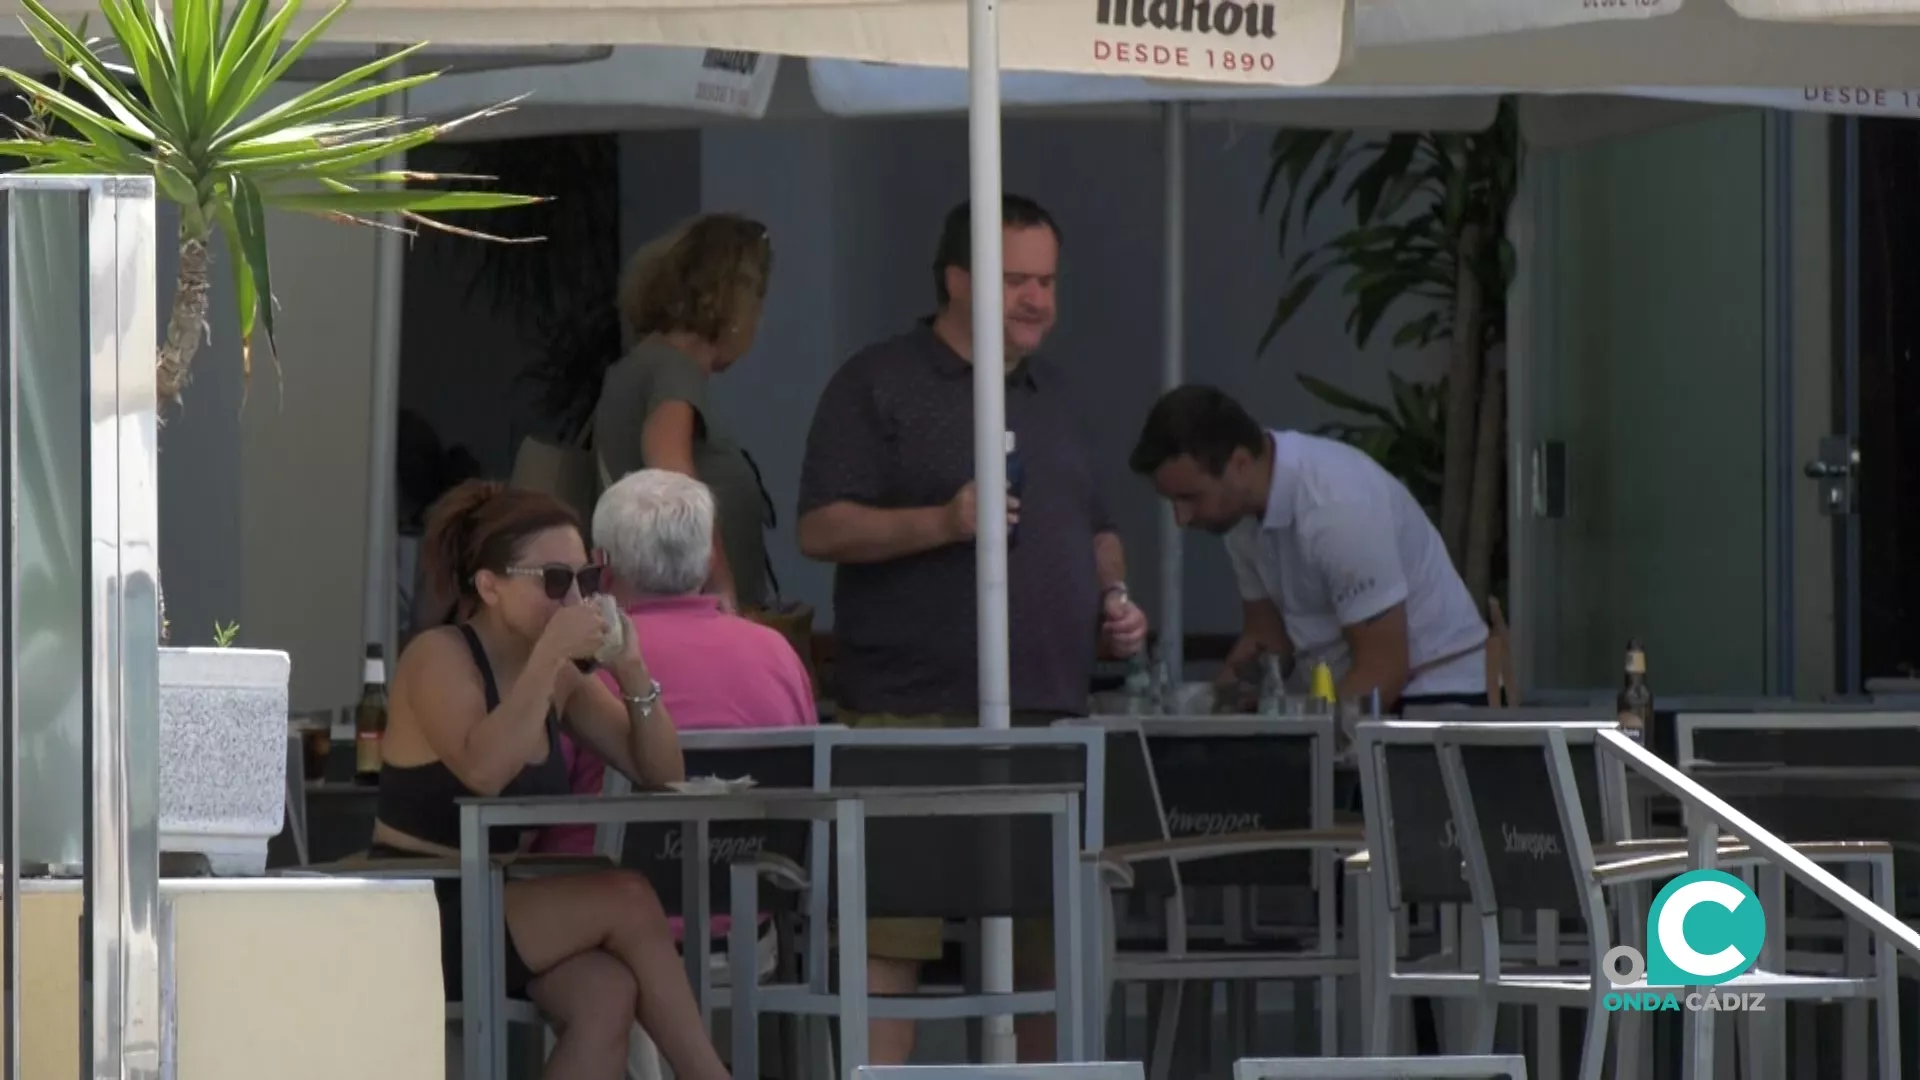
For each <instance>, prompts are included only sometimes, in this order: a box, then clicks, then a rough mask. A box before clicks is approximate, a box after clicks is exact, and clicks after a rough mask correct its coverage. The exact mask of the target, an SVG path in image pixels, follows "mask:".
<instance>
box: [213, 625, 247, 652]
mask: <svg viewBox="0 0 1920 1080" xmlns="http://www.w3.org/2000/svg"><path fill="white" fill-rule="evenodd" d="M239 636H240V624H239V623H237V622H230V623H227V624H226V625H224V626H222V625H221V624H220V623H218V622H216V623H214V624H213V647H214V648H216V649H230V648H232V647H233V639H234V638H236V637H239Z"/></svg>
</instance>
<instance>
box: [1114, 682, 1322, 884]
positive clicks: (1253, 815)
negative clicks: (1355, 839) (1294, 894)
mask: <svg viewBox="0 0 1920 1080" xmlns="http://www.w3.org/2000/svg"><path fill="white" fill-rule="evenodd" d="M1332 731H1333V728H1332V724H1331V722H1328V721H1315V720H1304V719H1303V720H1299V721H1294V720H1268V719H1256V718H1251V717H1249V718H1244V719H1243V718H1237V717H1236V718H1232V719H1208V718H1192V719H1186V718H1175V719H1166V720H1154V721H1150V722H1148V723H1147V725H1146V732H1147V751H1148V754H1149V755H1150V757H1151V759H1152V763H1153V775H1154V780H1155V782H1156V783H1157V785H1158V786H1159V789H1160V801H1161V805H1162V807H1163V808H1164V809H1165V811H1166V821H1167V832H1168V834H1169V835H1170V836H1171V837H1173V838H1174V839H1180V838H1182V837H1188V836H1231V835H1233V834H1235V833H1250V832H1277V831H1282V830H1290V829H1310V828H1313V827H1315V825H1316V821H1315V814H1314V806H1315V805H1316V801H1317V800H1322V799H1324V800H1325V801H1326V802H1327V804H1328V807H1329V809H1330V807H1331V797H1332V796H1331V784H1332V773H1333V767H1332V757H1331V747H1330V746H1329V745H1327V741H1328V740H1330V739H1331V738H1332ZM1323 789H1324V790H1323ZM1329 816H1330V815H1329ZM1321 824H1329V825H1330V824H1331V821H1328V822H1324V823H1321ZM1313 858H1314V856H1313V853H1311V852H1306V851H1285V852H1271V853H1262V854H1257V855H1238V856H1232V857H1228V858H1222V859H1206V860H1203V861H1198V862H1192V863H1187V864H1184V865H1182V866H1181V867H1180V879H1181V881H1182V882H1184V883H1185V884H1187V885H1189V886H1201V887H1206V886H1219V887H1233V886H1247V885H1258V886H1297V885H1306V884H1309V883H1310V882H1311V880H1312V874H1313Z"/></svg>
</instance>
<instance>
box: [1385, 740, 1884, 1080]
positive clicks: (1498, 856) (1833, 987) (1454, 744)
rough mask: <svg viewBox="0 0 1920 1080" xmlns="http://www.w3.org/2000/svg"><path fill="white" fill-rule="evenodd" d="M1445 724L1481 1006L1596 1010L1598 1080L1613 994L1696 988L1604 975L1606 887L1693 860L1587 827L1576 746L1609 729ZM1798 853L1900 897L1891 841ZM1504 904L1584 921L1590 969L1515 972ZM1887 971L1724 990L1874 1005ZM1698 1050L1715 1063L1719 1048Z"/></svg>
mask: <svg viewBox="0 0 1920 1080" xmlns="http://www.w3.org/2000/svg"><path fill="white" fill-rule="evenodd" d="M1389 726H1390V725H1389ZM1437 726H1438V730H1437V731H1436V732H1435V733H1434V736H1433V737H1434V742H1435V746H1436V749H1437V752H1438V755H1439V759H1440V766H1441V771H1442V775H1443V777H1444V778H1445V783H1446V789H1447V796H1448V801H1449V804H1450V805H1451V807H1452V810H1453V815H1452V817H1453V821H1455V822H1456V823H1459V827H1458V829H1457V833H1458V836H1459V840H1460V848H1461V852H1462V854H1463V855H1464V857H1465V862H1466V867H1467V879H1468V883H1469V886H1470V889H1471V891H1472V894H1473V900H1474V907H1475V909H1476V911H1477V913H1478V915H1479V917H1480V921H1481V926H1482V934H1483V935H1484V936H1483V939H1482V950H1481V963H1480V977H1481V992H1482V995H1483V998H1484V1000H1486V1001H1488V1002H1502V1001H1505V1002H1513V1003H1516V1004H1526V1005H1534V1006H1537V1007H1544V1008H1548V1009H1553V1008H1562V1007H1565V1008H1585V1009H1587V1012H1588V1015H1587V1030H1586V1037H1585V1040H1584V1043H1583V1049H1582V1053H1581V1064H1580V1080H1600V1077H1601V1076H1602V1075H1603V1071H1602V1070H1603V1066H1604V1063H1605V1056H1606V1050H1607V1045H1608V1043H1607V1036H1608V1030H1609V1026H1610V1022H1611V1020H1612V1014H1611V1013H1609V1012H1608V1011H1607V1010H1606V1009H1605V1008H1604V1007H1603V1004H1602V999H1603V998H1604V996H1605V995H1606V994H1608V993H1611V992H1616V991H1617V992H1621V993H1645V992H1655V993H1666V992H1671V993H1676V994H1685V993H1686V992H1687V989H1688V988H1686V987H1681V986H1671V987H1670V986H1664V985H1649V984H1648V983H1646V982H1645V981H1644V980H1641V981H1639V982H1636V983H1633V984H1628V985H1621V986H1617V987H1616V986H1613V985H1611V982H1610V980H1609V979H1607V978H1603V977H1601V976H1600V975H1599V973H1600V972H1602V971H1604V970H1605V965H1604V959H1603V958H1604V956H1605V954H1606V952H1607V951H1608V950H1609V949H1610V948H1611V947H1612V940H1611V934H1610V931H1609V926H1610V923H1611V921H1612V920H1611V919H1610V918H1609V911H1608V905H1607V903H1606V899H1605V896H1604V891H1605V890H1606V889H1607V888H1610V887H1614V886H1617V885H1619V884H1621V883H1624V882H1631V881H1651V880H1657V879H1660V878H1665V877H1670V876H1672V875H1674V874H1676V873H1679V872H1681V871H1684V870H1685V869H1686V868H1687V867H1688V865H1689V861H1688V860H1689V856H1688V854H1687V853H1685V852H1682V851H1674V850H1671V849H1669V850H1657V849H1656V850H1652V851H1650V852H1649V853H1647V854H1640V855H1631V854H1629V855H1627V856H1626V857H1618V853H1612V852H1605V851H1601V852H1596V850H1595V845H1594V844H1593V843H1592V841H1591V839H1590V834H1589V829H1588V828H1586V827H1583V823H1584V822H1585V820H1586V818H1587V814H1588V812H1587V810H1585V809H1584V808H1583V793H1582V791H1581V786H1582V785H1581V784H1580V782H1579V774H1578V773H1577V772H1576V768H1575V765H1574V762H1573V758H1572V754H1571V747H1570V743H1571V742H1572V741H1573V739H1575V738H1580V737H1586V738H1591V737H1592V736H1591V734H1590V733H1589V732H1586V731H1582V730H1581V729H1582V728H1586V729H1594V728H1607V727H1610V726H1611V725H1580V724H1480V725H1472V724H1440V725H1437ZM1514 836H1524V837H1525V838H1526V839H1527V842H1526V843H1524V844H1519V845H1516V844H1514V843H1511V842H1509V837H1514ZM1795 846H1796V847H1797V848H1800V849H1802V850H1803V851H1807V852H1810V853H1818V854H1820V855H1821V856H1822V857H1824V858H1825V859H1826V860H1827V861H1835V862H1841V861H1860V862H1865V863H1867V864H1869V865H1871V866H1872V867H1873V868H1874V873H1875V877H1876V879H1877V884H1878V886H1879V888H1878V889H1877V890H1876V891H1877V892H1878V893H1879V894H1880V895H1881V896H1883V897H1884V898H1885V900H1886V901H1890V900H1891V885H1892V875H1893V869H1892V852H1891V849H1890V848H1889V847H1888V845H1886V844H1881V843H1872V842H1843V843H1835V844H1810V845H1795ZM1717 855H1718V861H1721V862H1725V863H1732V864H1738V863H1739V862H1741V861H1742V860H1745V861H1747V862H1749V863H1751V862H1753V861H1755V857H1754V856H1753V854H1752V852H1750V851H1749V850H1748V849H1747V848H1746V847H1745V846H1744V845H1740V844H1738V843H1737V842H1723V843H1722V844H1720V845H1719V851H1718V853H1717ZM1504 908H1518V909H1521V910H1528V911H1552V912H1556V913H1557V914H1559V915H1560V916H1561V917H1563V918H1570V919H1581V920H1583V921H1584V922H1585V923H1586V929H1587V943H1588V951H1589V956H1588V958H1587V963H1586V965H1585V969H1584V970H1579V971H1568V970H1564V969H1558V970H1546V971H1537V970H1536V971H1525V970H1518V971H1516V970H1512V969H1510V968H1508V967H1507V965H1505V964H1504V963H1503V962H1502V958H1501V956H1500V952H1499V937H1498V935H1499V920H1498V916H1499V913H1500V912H1501V910H1503V909H1504ZM1623 936H1626V935H1625V934H1623ZM1881 964H1882V966H1883V967H1884V968H1885V969H1886V970H1885V971H1883V972H1882V973H1881V976H1880V977H1868V978H1844V977H1828V976H1818V975H1813V976H1808V975H1788V974H1780V973H1776V972H1771V971H1763V970H1752V971H1749V972H1747V973H1746V974H1743V975H1740V976H1738V977H1736V978H1734V979H1731V980H1729V981H1727V982H1725V983H1722V984H1720V986H1721V988H1723V989H1724V990H1726V991H1728V992H1733V993H1743V992H1754V991H1758V992H1764V993H1766V994H1767V995H1769V1000H1771V1001H1775V1002H1782V1001H1790V1000H1801V1001H1818V1000H1844V999H1848V998H1866V999H1876V998H1881V997H1884V996H1886V995H1885V994H1884V988H1885V987H1886V986H1888V985H1891V978H1890V973H1891V971H1892V955H1891V951H1890V950H1889V951H1883V958H1882V961H1881ZM1883 1007H1884V1008H1885V1009H1886V1012H1884V1013H1883V1016H1884V1017H1886V1018H1891V1017H1892V1016H1893V1011H1892V1010H1893V1003H1886V1004H1885V1005H1884V1006H1883ZM1490 1012H1491V1010H1485V1013H1490ZM1637 1016H1638V1014H1636V1013H1632V1012H1624V1013H1622V1014H1621V1017H1622V1021H1623V1028H1630V1027H1631V1022H1632V1021H1633V1020H1634V1019H1636V1018H1637ZM1778 1016H1779V1014H1778V1013H1777V1012H1776V1013H1772V1014H1768V1013H1757V1014H1756V1013H1742V1014H1741V1019H1742V1021H1743V1022H1744V1026H1745V1027H1746V1028H1747V1031H1748V1033H1749V1035H1751V1034H1752V1032H1753V1030H1754V1027H1755V1025H1757V1024H1762V1023H1765V1022H1767V1021H1768V1020H1774V1019H1777V1018H1778ZM1476 1034H1477V1036H1478V1038H1477V1044H1478V1045H1477V1046H1476V1047H1475V1049H1478V1050H1488V1049H1491V1043H1492V1035H1493V1029H1492V1024H1491V1020H1490V1018H1484V1014H1483V1020H1482V1022H1481V1024H1480V1025H1479V1031H1478V1032H1477V1033H1476ZM1897 1037H1898V1036H1897V1028H1896V1027H1895V1026H1894V1025H1890V1024H1889V1025H1883V1029H1882V1039H1881V1043H1882V1046H1881V1053H1882V1055H1883V1057H1882V1060H1883V1061H1886V1060H1894V1061H1895V1062H1897V1058H1891V1059H1890V1058H1889V1057H1888V1056H1887V1055H1889V1054H1897V1044H1896V1043H1895V1040H1896V1039H1897ZM1696 1050H1697V1051H1698V1052H1699V1053H1700V1055H1701V1056H1702V1057H1705V1058H1707V1059H1710V1057H1711V1047H1704V1048H1696ZM1696 1060H1698V1059H1696ZM1748 1060H1751V1058H1749V1059H1748ZM1636 1064H1637V1055H1636V1054H1631V1053H1622V1054H1620V1055H1619V1061H1618V1062H1617V1063H1616V1066H1615V1069H1614V1072H1613V1073H1612V1074H1611V1075H1616V1076H1618V1075H1626V1074H1628V1073H1629V1072H1630V1071H1631V1070H1632V1069H1633V1067H1634V1066H1635V1065H1636ZM1536 1065H1537V1067H1538V1069H1539V1071H1540V1073H1541V1075H1542V1076H1543V1077H1548V1078H1551V1077H1553V1076H1556V1075H1557V1074H1558V1071H1559V1061H1558V1060H1557V1057H1555V1056H1549V1055H1548V1054H1546V1053H1543V1054H1542V1055H1541V1059H1540V1060H1539V1061H1537V1062H1536ZM1888 1075H1898V1073H1897V1065H1896V1071H1895V1072H1893V1073H1889V1074H1888Z"/></svg>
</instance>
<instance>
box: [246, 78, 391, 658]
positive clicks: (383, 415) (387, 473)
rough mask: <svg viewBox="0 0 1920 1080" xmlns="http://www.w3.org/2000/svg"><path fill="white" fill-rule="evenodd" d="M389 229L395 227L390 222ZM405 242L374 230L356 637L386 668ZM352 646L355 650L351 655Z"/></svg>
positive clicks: (384, 165) (387, 164) (387, 167)
mask: <svg viewBox="0 0 1920 1080" xmlns="http://www.w3.org/2000/svg"><path fill="white" fill-rule="evenodd" d="M381 51H382V52H386V51H388V50H385V49H382V50H381ZM406 66H407V65H406V64H405V63H404V62H402V63H400V64H398V65H396V66H395V67H393V68H391V69H390V70H389V72H388V74H389V75H391V76H392V77H394V78H399V77H400V76H401V75H403V74H405V70H404V69H405V68H406ZM381 113H382V115H385V116H396V117H397V116H405V115H406V114H407V94H406V91H404V90H403V91H401V92H400V93H397V94H392V95H390V96H388V97H387V99H386V101H385V103H384V107H383V108H382V109H381ZM406 167H407V166H406V155H405V154H404V153H402V154H396V155H394V156H393V157H391V158H387V159H384V160H382V161H381V163H380V168H381V171H383V172H397V171H399V170H401V169H404V168H406ZM389 216H390V215H389ZM392 223H393V224H399V222H398V220H397V219H395V220H394V221H393V222H392ZM405 243H406V238H405V237H404V236H402V235H401V234H400V233H398V232H396V231H395V230H393V229H375V230H374V233H373V250H374V256H373V372H372V375H373V378H372V391H371V392H372V399H371V401H370V408H371V414H370V415H369V416H368V420H367V536H366V559H367V566H366V575H367V576H366V578H365V581H366V593H365V596H364V598H363V601H362V602H363V604H364V607H363V610H362V613H361V616H360V622H361V631H362V632H361V635H360V636H361V638H362V639H363V641H362V644H363V645H373V644H378V645H379V646H380V647H381V648H382V650H383V655H384V656H386V658H387V663H388V664H389V665H391V664H393V663H394V662H395V661H396V660H397V659H398V656H397V652H396V648H395V647H396V646H397V645H398V634H397V632H396V628H395V626H394V620H395V607H396V605H395V600H396V590H395V587H394V571H395V564H396V562H397V561H398V560H397V557H396V554H395V549H396V548H397V547H398V545H399V526H398V522H397V521H396V520H395V518H396V516H397V514H398V500H397V499H396V498H395V492H394V487H395V481H396V477H397V476H398V475H399V464H398V459H399V446H398V444H399V425H400V318H401V304H402V299H401V289H402V288H403V286H404V284H405V281H406V265H405V262H404V259H405V255H406V248H405V246H404V245H405ZM269 302H271V301H269ZM358 648H359V647H358V646H356V651H358ZM388 670H392V668H391V667H389V668H388Z"/></svg>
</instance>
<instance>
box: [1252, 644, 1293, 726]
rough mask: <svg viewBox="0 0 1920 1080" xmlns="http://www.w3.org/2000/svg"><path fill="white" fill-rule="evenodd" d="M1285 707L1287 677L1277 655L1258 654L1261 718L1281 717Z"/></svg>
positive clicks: (1268, 653)
mask: <svg viewBox="0 0 1920 1080" xmlns="http://www.w3.org/2000/svg"><path fill="white" fill-rule="evenodd" d="M1286 707H1287V675H1286V671H1285V668H1284V667H1283V666H1282V665H1281V663H1280V656H1279V654H1278V653H1271V652H1264V653H1261V654H1260V704H1259V706H1258V708H1259V711H1260V715H1261V716H1281V715H1284V714H1285V713H1286Z"/></svg>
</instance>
